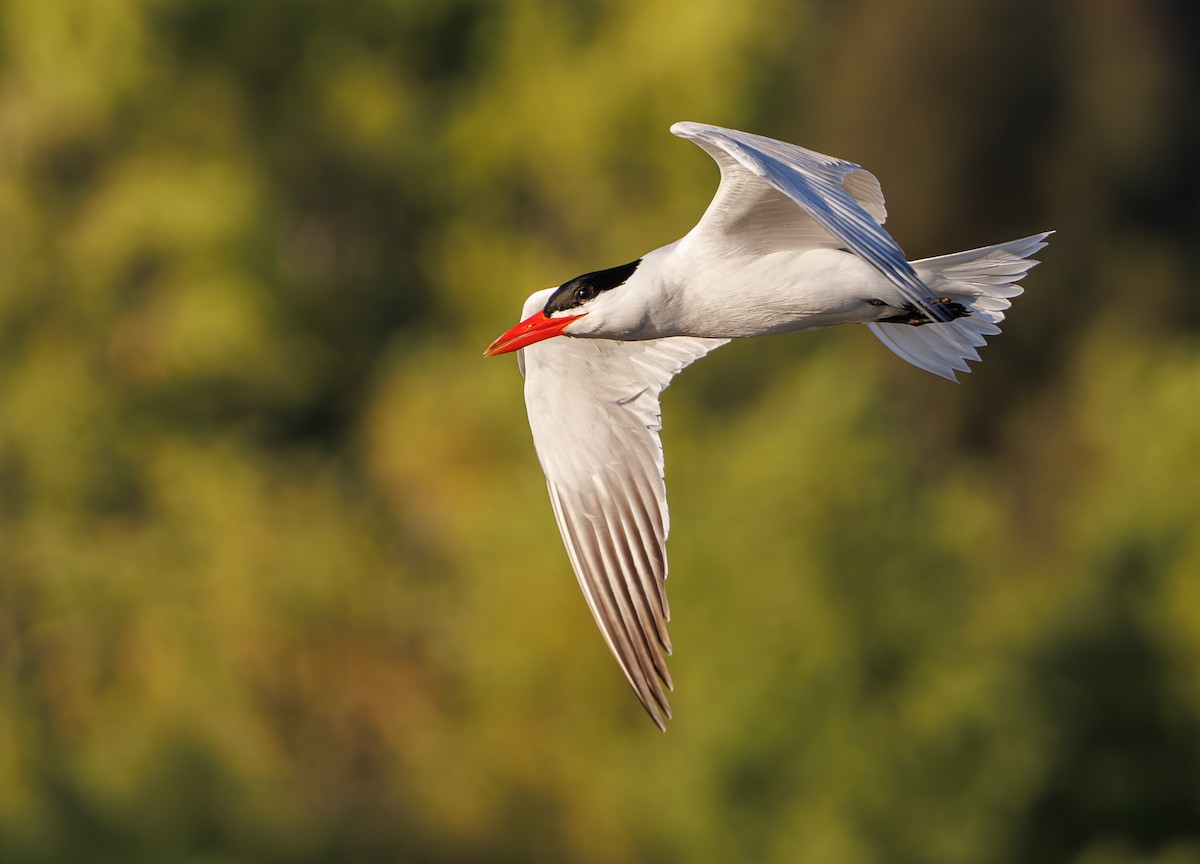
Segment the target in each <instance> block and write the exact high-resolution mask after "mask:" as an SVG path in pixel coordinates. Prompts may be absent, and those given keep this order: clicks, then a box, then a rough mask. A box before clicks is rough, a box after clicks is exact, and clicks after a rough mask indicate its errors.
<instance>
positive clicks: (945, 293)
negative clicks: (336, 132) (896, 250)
mask: <svg viewBox="0 0 1200 864" xmlns="http://www.w3.org/2000/svg"><path fill="white" fill-rule="evenodd" d="M1052 233H1053V232H1052V231H1046V232H1044V233H1042V234H1034V235H1033V236H1032V237H1024V238H1022V239H1020V240H1012V241H1010V242H1008V243H999V244H997V245H995V246H985V247H983V248H982V249H971V250H969V251H967V252H955V253H954V254H952V255H941V256H938V257H937V258H923V259H921V260H920V261H913V262H912V265H913V267H914V268H915V269H916V271H917V275H918V276H920V277H921V281H923V282H924V283H925V284H926V285H927V286H929V289H930V290H931V291H933V293H934V295H935V296H937V297H939V298H943V297H944V298H948V302H951V303H958V304H961V305H962V307H963V308H964V309H966V311H967V314H966V315H963V316H962V317H959V318H955V319H954V320H953V321H938V322H930V323H928V324H922V325H921V326H916V327H914V326H912V325H911V324H890V323H872V324H868V325H867V326H868V327H870V328H871V332H872V333H874V334H875V335H876V336H878V337H879V341H881V342H882V343H883V344H884V345H886V346H887V347H888V348H891V349H892V351H894V352H896V353H897V354H899V355H900V356H901V357H903V358H904V359H905V360H907V361H908V362H909V363H912V364H913V365H914V366H919V367H920V368H922V369H925V370H927V371H929V372H932V373H934V374H935V375H941V376H942V377H944V378H949V379H950V380H951V381H954V380H957V379H956V378H955V376H954V373H955V371H958V372H970V371H971V370H970V368H968V366H967V361H968V360H976V361H977V360H979V352H978V351H976V350H975V349H977V348H980V347H982V346H983V345H985V344H986V342H987V340H986V337H988V336H995V335H996V334H997V333H999V332H1000V322H1001V321H1003V320H1004V310H1005V309H1007V308H1008V307H1009V306H1011V305H1012V303H1011V299H1012V298H1013V297H1016V296H1017V295H1018V294H1020V293H1021V292H1022V291H1023V290H1024V289H1022V288H1021V286H1020V285H1018V284H1017V282H1019V281H1020V280H1021V279H1023V278H1024V277H1025V274H1026V273H1028V272H1029V271H1030V270H1031V269H1033V267H1034V266H1036V265H1037V263H1038V262H1037V261H1036V260H1035V259H1033V258H1030V257H1029V256H1030V255H1032V254H1034V253H1035V252H1037V251H1038V250H1039V249H1042V248H1044V247H1045V245H1046V238H1047V237H1049V236H1050V235H1051V234H1052Z"/></svg>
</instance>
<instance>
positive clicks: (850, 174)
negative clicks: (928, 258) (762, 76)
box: [671, 123, 949, 321]
mask: <svg viewBox="0 0 1200 864" xmlns="http://www.w3.org/2000/svg"><path fill="white" fill-rule="evenodd" d="M671 132H673V133H674V134H675V135H678V136H679V137H680V138H687V139H689V140H692V141H695V142H696V144H698V145H699V146H700V147H702V148H704V150H705V151H706V152H707V153H708V154H709V155H710V156H712V157H713V159H715V160H716V162H717V165H719V166H720V168H721V185H720V187H719V188H718V189H717V194H716V196H715V197H714V198H713V201H712V203H711V204H710V205H709V207H708V210H706V211H705V213H704V216H703V218H701V220H700V222H699V224H697V225H696V227H695V228H694V229H692V231H691V232H690V233H689V234H688V237H687V240H688V241H700V242H704V243H706V244H712V245H715V246H717V247H720V246H722V245H728V244H729V243H736V244H738V245H739V246H746V245H750V246H757V245H759V243H760V242H761V241H760V238H765V239H766V242H767V243H768V245H774V244H777V243H779V242H781V241H782V239H783V238H785V237H788V236H791V237H794V238H795V240H794V245H796V246H799V245H802V244H808V245H830V246H837V247H844V248H846V249H849V250H850V251H852V252H855V253H856V254H858V255H860V256H862V257H863V258H864V259H866V260H867V261H869V262H870V263H871V264H872V265H874V266H875V267H876V268H877V269H878V270H879V271H880V272H881V273H882V274H883V275H884V276H886V277H887V278H888V279H889V280H890V281H892V282H893V283H894V284H895V285H896V287H897V288H899V289H900V291H901V293H902V295H903V296H904V298H905V299H906V300H907V301H908V302H910V303H912V304H913V306H914V307H915V308H917V309H920V310H921V311H923V312H924V313H925V314H927V315H929V316H930V317H931V318H932V319H933V320H934V321H945V320H947V319H948V317H949V316H948V315H947V314H946V312H945V310H942V309H939V308H938V307H937V306H936V305H935V304H933V303H931V302H930V301H931V300H932V299H933V298H934V295H933V293H932V292H931V291H930V290H929V288H928V287H926V286H925V284H924V283H922V282H921V279H920V277H918V276H917V274H916V272H915V271H914V270H913V268H912V265H910V264H909V263H908V261H907V260H906V259H905V257H904V252H903V251H902V250H901V249H900V247H899V246H898V245H897V244H896V241H895V240H893V239H892V237H891V235H890V234H888V233H887V231H885V230H884V229H883V222H884V220H885V219H886V218H887V211H886V209H885V208H884V204H883V194H882V192H881V191H880V188H879V181H878V180H876V179H875V177H874V176H873V175H872V174H870V173H869V172H868V171H865V170H864V169H862V168H860V167H859V166H858V165H855V164H854V163H852V162H845V161H843V160H841V159H835V158H833V157H832V156H824V155H822V154H820V153H815V152H813V151H812V150H806V149H804V148H803V147H797V146H796V145H794V144H785V143H784V142H782V141H776V140H774V139H772V138H764V137H762V136H761V135H751V134H750V133H748V132H738V131H736V130H733V129H722V128H721V127H719V126H708V125H705V124H703V123H676V124H675V125H674V126H672V127H671ZM789 206H790V207H791V209H792V210H794V209H795V208H797V207H798V208H799V210H800V211H801V212H802V213H803V214H804V216H805V217H807V218H806V219H803V220H797V219H796V218H795V217H794V215H793V218H792V219H791V220H790V222H789V221H788V220H787V218H786V217H787V213H788V208H789Z"/></svg>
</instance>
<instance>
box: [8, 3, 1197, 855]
mask: <svg viewBox="0 0 1200 864" xmlns="http://www.w3.org/2000/svg"><path fill="white" fill-rule="evenodd" d="M1197 36H1200V26H1198V21H1197V17H1196V13H1195V12H1193V11H1192V9H1191V7H1190V6H1189V5H1187V4H1183V3H1173V2H1167V0H1160V2H1149V3H1131V2H1124V3H1122V2H1117V3H1102V4H1098V3H1083V2H1069V0H1060V2H1055V3H1050V4H1045V3H1034V2H1026V0H1019V2H1012V0H1008V2H1000V0H985V2H981V3H976V4H967V5H964V4H956V3H951V2H949V0H900V2H883V0H856V2H852V3H845V4H841V5H833V4H826V3H820V2H810V3H803V4H794V3H785V2H781V0H753V2H746V3H741V4H729V3H719V2H716V0H697V2H692V3H687V4H678V3H674V2H669V0H639V2H631V0H610V2H599V0H589V2H578V3H570V4H561V3H550V2H545V0H508V2H503V3H496V2H485V0H447V2H443V3H419V2H415V0H391V2H388V0H372V2H368V0H352V2H346V3H338V4H330V3H321V2H316V0H292V2H288V3H272V2H264V3H241V2H232V0H179V2H170V3H167V2H162V0H114V2H106V3H95V2H87V0H56V2H53V3H47V2H39V0H3V2H2V3H0V142H2V143H0V260H2V261H3V262H4V277H3V279H2V280H0V860H3V861H4V862H10V861H12V862H25V861H29V862H42V861H44V862H51V861H54V862H57V861H63V860H111V861H122V862H130V861H154V862H163V861H175V860H179V861H196V860H250V861H314V862H316V861H342V860H346V861H374V860H380V861H384V860H386V861H394V860H413V861H467V860H487V861H535V860H553V861H562V860H571V861H632V860H655V861H657V860H664V861H670V860H680V861H708V860H712V861H730V860H755V861H780V862H784V861H787V862H790V861H796V860H829V861H837V862H847V864H851V862H872V861H880V862H885V861H886V862H905V861H912V862H972V864H975V862H1003V861H1020V862H1023V864H1027V862H1034V864H1036V862H1059V861H1077V862H1088V864H1097V862H1100V864H1118V862H1120V864H1133V862H1157V864H1166V862H1170V864H1175V862H1185V861H1196V860H1200V793H1198V792H1197V790H1198V789H1200V749H1198V748H1200V745H1197V743H1196V742H1197V741H1200V736H1198V733H1200V723H1198V718H1200V685H1197V683H1196V682H1197V680H1198V679H1197V675H1196V668H1197V663H1198V661H1200V581H1198V580H1197V578H1196V574H1197V573H1200V533H1197V531H1196V530H1195V526H1196V525H1197V524H1200V455H1197V451H1196V448H1195V442H1196V441H1197V440H1200V411H1198V410H1197V407H1196V405H1197V397H1198V395H1200V343H1198V342H1197V336H1196V331H1197V328H1198V326H1200V305H1198V302H1197V300H1196V297H1197V293H1196V292H1195V291H1194V289H1193V287H1192V285H1191V279H1190V276H1191V272H1190V271H1191V267H1190V260H1191V256H1192V254H1193V252H1194V245H1195V244H1194V238H1195V237H1196V236H1197V233H1198V231H1200V205H1198V204H1197V201H1200V195H1197V194H1196V193H1197V189H1196V187H1197V185H1198V183H1200V169H1198V168H1197V161H1196V159H1195V155H1194V154H1195V153H1196V152H1197V151H1198V149H1200V148H1198V146H1197V145H1200V140H1198V139H1200V118H1198V117H1197V115H1196V112H1194V111H1191V110H1188V108H1189V106H1191V105H1194V104H1195V103H1196V101H1197V96H1198V95H1200V94H1198V89H1200V67H1198V65H1197V61H1196V56H1197V55H1196V53H1195V51H1194V43H1195V41H1196V38H1197ZM680 119H696V120H704V121H709V122H715V123H721V124H725V125H731V126H736V127H740V128H746V129H752V130H754V131H759V132H763V133H765V134H769V135H774V136H776V137H780V138H784V139H787V140H792V141H797V142H799V143H802V144H805V145H807V146H811V147H815V148H816V149H819V150H823V151H826V152H832V153H836V154H838V155H840V156H844V157H847V158H850V159H854V160H856V161H859V162H861V163H862V164H864V165H866V166H867V167H868V168H870V169H871V170H873V171H874V172H875V173H876V174H877V175H878V176H879V178H880V180H881V181H882V183H883V186H884V190H885V192H886V193H887V195H888V202H889V209H890V211H891V213H892V214H893V215H892V219H891V220H890V222H889V227H890V228H891V229H892V230H893V232H894V233H895V235H896V236H897V237H898V238H899V239H900V241H901V242H902V244H903V245H905V247H906V248H907V249H908V250H909V251H910V253H911V254H912V256H913V257H919V256H923V255H933V254H938V253H941V252H948V251H952V250H954V249H957V248H966V247H968V246H972V245H983V244H987V243H991V242H996V241H1000V240H1005V239H1009V238H1011V237H1015V236H1019V235H1021V234H1025V233H1032V232H1033V231H1037V230H1042V229H1045V228H1056V229H1058V231H1059V233H1058V234H1057V235H1056V236H1055V238H1054V240H1053V242H1052V244H1051V246H1050V248H1049V249H1047V250H1046V252H1045V253H1044V259H1045V261H1046V264H1045V266H1043V267H1042V268H1040V269H1038V270H1036V271H1034V273H1033V275H1032V276H1031V277H1030V278H1029V280H1028V286H1029V294H1028V296H1026V297H1023V298H1021V300H1020V301H1019V302H1018V303H1017V304H1016V306H1015V308H1014V310H1013V314H1012V316H1011V319H1010V321H1009V323H1008V325H1007V326H1006V332H1005V334H1004V335H1003V336H1002V337H1000V338H998V339H996V340H995V341H994V344H993V345H992V346H990V347H989V348H988V349H987V351H986V354H985V359H986V361H987V362H985V363H984V364H983V365H982V366H980V367H979V369H978V371H977V372H976V373H975V374H973V375H971V376H970V377H969V378H968V379H967V380H966V381H965V382H964V384H963V385H962V386H959V387H953V386H951V385H948V384H946V383H945V382H943V381H940V380H936V379H933V378H932V377H931V376H925V375H923V374H922V373H920V372H919V371H917V370H915V369H912V368H910V367H906V366H904V364H901V363H899V362H898V361H896V360H895V358H894V357H892V356H891V355H889V354H888V353H887V352H886V351H884V350H883V349H881V348H880V347H879V346H878V345H877V344H875V343H874V340H872V339H871V338H870V337H869V336H868V335H867V334H865V333H862V332H853V331H846V332H829V333H820V334H810V335H806V336H804V337H799V338H786V337H784V338H778V339H773V340H762V341H753V342H748V343H742V344H737V345H732V346H729V347H727V348H724V349H722V351H721V352H720V353H719V354H718V355H717V356H716V357H715V358H714V359H712V360H706V361H705V362H704V363H701V364H697V366H696V367H695V368H694V369H692V370H689V371H688V373H687V375H686V376H685V377H684V378H682V379H681V381H680V382H679V383H678V384H677V385H676V386H675V387H674V388H673V389H672V390H671V391H670V393H669V394H668V395H667V397H666V415H667V418H666V422H667V429H666V431H665V433H664V434H665V437H666V443H667V453H668V479H669V481H670V488H671V493H672V502H673V518H674V525H675V529H676V530H675V534H674V535H673V537H672V540H671V548H670V551H671V556H672V567H673V573H674V574H675V575H674V577H673V578H672V580H671V582H670V589H671V592H672V608H673V610H674V612H675V613H676V620H675V622H674V623H673V636H674V641H675V643H676V645H677V647H678V649H679V652H678V656H677V658H676V659H675V660H674V661H673V663H674V666H673V668H674V672H675V677H676V680H677V683H678V684H679V686H680V691H679V693H678V694H677V696H676V698H675V699H674V705H675V709H676V714H677V720H676V721H675V722H674V723H673V725H672V726H671V728H670V730H669V732H668V734H667V735H666V736H661V735H659V734H658V733H657V732H656V731H655V730H654V729H653V727H652V726H651V725H650V724H649V723H648V722H646V720H645V718H644V717H642V716H641V715H640V714H639V712H638V710H637V707H636V704H635V702H634V700H633V699H632V697H631V695H630V694H629V693H628V692H626V689H625V687H624V683H623V681H622V680H621V677H620V675H619V673H618V672H617V671H616V670H615V668H614V667H613V665H612V663H611V660H610V658H609V657H608V655H607V652H606V651H605V649H604V647H603V644H602V641H601V640H600V638H599V636H598V634H597V633H596V632H595V631H594V627H593V625H592V623H591V621H590V618H589V617H588V614H587V611H586V608H585V605H584V604H583V602H582V600H581V599H580V598H579V597H578V595H577V590H576V588H575V585H574V580H573V579H572V578H571V576H570V575H569V569H568V567H567V564H566V560H565V555H564V553H563V552H562V549H561V547H560V545H559V543H558V539H557V536H556V534H555V531H554V528H553V522H552V517H551V515H550V512H549V507H548V505H547V503H546V501H545V500H544V491H543V488H542V480H541V477H540V476H539V474H538V471H537V467H536V462H535V460H534V458H533V455H532V452H531V451H532V448H531V447H530V445H529V442H528V432H527V429H526V426H525V420H524V417H523V410H522V406H521V404H520V398H519V390H520V384H519V378H518V377H517V374H516V371H515V370H514V369H513V368H512V364H511V363H508V362H503V361H487V362H485V361H483V360H481V359H480V358H479V356H478V354H479V350H480V348H481V347H482V345H484V344H486V342H487V340H488V339H489V338H491V337H492V336H494V335H495V333H496V332H498V331H499V330H500V329H502V328H504V327H506V326H507V325H508V324H510V323H511V322H512V321H513V320H514V319H515V316H516V313H517V311H518V310H519V306H520V303H521V300H522V299H523V298H524V296H525V295H526V294H527V293H529V292H530V291H532V290H535V289H537V288H540V287H544V286H546V285H550V284H553V283H556V282H561V281H563V280H564V279H566V278H569V277H570V276H572V275H574V274H575V273H578V272H583V271H586V270H590V269H594V268H595V267H599V266H605V265H608V264H612V263H613V262H616V261H623V260H629V259H630V258H632V257H634V256H636V255H638V254H641V253H642V252H644V251H646V250H647V249H648V248H651V247H653V246H655V245H659V244H661V243H665V242H669V241H670V240H673V239H675V238H676V237H678V236H679V235H680V234H682V233H683V232H684V231H686V230H687V229H688V227H690V225H691V224H692V223H693V222H694V220H695V219H696V218H697V216H698V214H699V213H700V212H701V211H702V210H703V208H704V206H705V205H706V204H707V201H708V199H709V196H710V194H711V192H712V189H713V188H714V186H715V183H716V170H715V168H714V167H713V165H712V163H711V161H710V160H709V159H708V157H707V156H705V155H704V154H703V153H702V152H700V151H699V150H697V149H696V148H694V147H693V146H691V145H690V144H688V143H687V142H683V141H679V140H677V139H674V138H672V137H671V136H670V135H668V134H667V132H666V129H667V126H668V125H669V124H670V123H671V122H673V121H675V120H680Z"/></svg>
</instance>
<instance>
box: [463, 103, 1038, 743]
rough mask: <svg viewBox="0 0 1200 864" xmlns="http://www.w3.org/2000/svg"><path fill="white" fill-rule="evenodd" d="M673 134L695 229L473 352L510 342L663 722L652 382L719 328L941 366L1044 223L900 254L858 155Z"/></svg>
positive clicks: (944, 371) (962, 347)
mask: <svg viewBox="0 0 1200 864" xmlns="http://www.w3.org/2000/svg"><path fill="white" fill-rule="evenodd" d="M671 131H672V132H673V133H675V134H676V135H678V136H680V137H682V138H688V139H690V140H692V141H695V142H696V143H697V144H698V145H699V146H700V147H702V148H704V150H705V151H707V152H708V153H709V154H710V155H711V156H712V157H713V158H714V159H715V160H716V162H717V164H718V166H720V169H721V183H720V186H719V188H718V190H717V193H716V196H715V197H714V198H713V201H712V203H711V204H710V205H709V207H708V209H707V211H706V212H705V213H704V216H703V217H702V218H701V220H700V222H699V223H698V224H697V225H696V227H695V228H693V229H692V230H691V231H690V232H688V234H687V235H686V236H684V237H683V238H682V239H680V240H678V241H676V242H674V243H671V244H669V245H667V246H664V247H662V248H660V249H656V250H654V251H652V252H649V253H647V254H646V255H644V256H643V257H642V258H640V259H638V260H637V261H635V262H632V263H630V264H627V265H622V266H620V267H614V268H611V269H609V270H602V271H597V272H594V273H587V274H584V275H583V276H580V277H577V278H575V279H572V280H570V281H568V282H566V283H564V284H563V285H561V286H559V287H558V288H550V289H546V290H544V291H539V292H537V293H535V294H533V295H532V296H530V297H529V299H528V300H526V302H525V307H524V310H523V314H522V316H521V317H522V321H521V323H519V324H518V325H517V326H515V327H513V328H512V329H511V330H509V331H508V332H506V333H505V334H504V335H503V336H501V337H500V338H499V339H497V340H496V341H495V342H494V343H493V344H492V345H491V346H490V347H489V348H488V351H487V352H486V353H488V354H489V355H491V354H500V353H505V352H508V351H514V350H518V351H520V353H519V354H518V357H519V359H520V362H521V368H522V371H523V372H524V373H525V402H526V406H527V408H528V411H529V424H530V428H531V430H532V432H533V440H534V445H535V447H536V449H537V454H538V459H539V461H540V462H541V466H542V470H543V471H544V473H545V475H546V484H547V486H548V488H549V493H550V501H551V505H552V507H553V510H554V516H555V519H556V520H557V521H558V527H559V531H560V532H561V534H562V538H563V543H564V545H565V546H566V549H567V555H568V557H569V558H570V561H571V566H572V568H573V569H574V571H575V575H576V577H577V578H578V580H579V585H580V587H581V588H582V589H583V594H584V597H585V598H586V600H587V603H588V607H589V608H590V609H591V611H592V615H593V616H594V617H595V619H596V623H597V624H598V625H599V627H600V631H601V633H602V634H603V635H604V639H605V642H606V643H607V644H608V647H609V649H610V650H611V651H612V653H613V655H614V656H615V657H616V658H617V661H618V662H619V663H620V665H621V668H622V670H623V671H624V673H625V676H626V678H628V680H629V683H630V684H631V685H632V686H633V688H634V690H635V691H636V692H637V694H638V698H639V699H640V700H641V702H642V704H643V705H644V706H645V708H646V710H647V711H648V712H649V714H650V716H651V717H652V718H653V720H654V722H655V723H656V724H658V726H659V727H660V728H665V726H664V724H665V719H667V718H669V717H670V716H671V711H670V707H669V705H668V702H667V696H666V691H667V690H669V689H671V687H672V685H671V678H670V674H669V672H668V670H667V666H666V661H665V656H664V655H666V654H669V653H670V651H671V643H670V639H669V637H668V635H667V626H666V624H667V621H668V620H669V618H670V613H669V609H668V606H667V598H666V592H665V586H664V581H665V579H666V577H667V558H666V548H665V544H666V539H667V533H668V530H669V528H670V519H669V514H668V511H667V503H666V487H665V484H664V481H663V455H662V445H661V443H660V442H659V437H658V431H659V429H660V428H661V420H660V415H659V396H660V394H661V393H662V391H663V390H664V389H665V388H666V386H667V385H668V384H669V383H670V381H671V379H672V378H673V377H674V376H675V374H676V373H678V372H679V371H680V370H681V369H683V368H684V367H685V366H687V365H688V364H690V363H691V362H693V361H694V360H697V359H699V358H700V357H702V356H704V355H705V354H707V353H708V352H709V351H711V350H713V349H714V348H717V347H719V346H721V345H723V344H725V343H726V342H727V341H729V339H730V338H737V337H744V336H757V335H764V334H769V333H781V332H786V331H793V330H809V329H815V328H818V327H829V326H833V325H837V324H848V323H862V324H866V325H867V326H868V327H869V328H870V329H871V331H872V332H873V333H874V334H875V335H876V336H877V337H879V339H880V340H881V341H882V342H883V343H884V344H885V345H887V346H888V348H890V349H891V350H892V351H894V352H895V353H896V354H898V355H899V356H901V357H903V358H904V359H905V360H907V361H909V362H910V363H912V364H914V365H916V366H919V367H920V368H922V369H925V370H928V371H930V372H933V373H935V374H937V375H942V376H944V377H946V378H950V379H951V380H953V379H954V377H955V372H956V371H961V372H966V371H969V370H968V367H967V361H968V360H978V359H979V355H978V353H977V350H976V349H977V348H979V347H981V346H982V345H983V344H984V342H985V338H986V337H987V336H991V335H995V334H996V333H999V332H1000V328H999V326H998V325H999V324H1000V322H1001V321H1003V320H1004V310H1006V309H1007V308H1008V307H1009V305H1010V301H1011V298H1012V297H1015V296H1016V295H1018V294H1020V293H1021V288H1020V286H1019V285H1017V284H1016V283H1017V282H1018V281H1019V280H1020V279H1021V278H1022V277H1024V276H1025V274H1026V273H1027V272H1028V271H1029V269H1030V268H1031V267H1033V266H1034V265H1035V264H1036V263H1037V262H1036V261H1034V260H1032V259H1031V258H1030V257H1029V256H1030V255H1032V254H1034V253H1035V252H1037V250H1039V249H1041V248H1042V247H1044V246H1045V245H1046V244H1045V240H1046V238H1047V237H1048V236H1049V232H1047V233H1042V234H1037V235H1034V236H1031V237H1026V238H1024V239H1021V240H1015V241H1012V242H1010V243H1004V244H1000V245H997V246H989V247H986V248H982V249H975V250H971V251H969V252H958V253H955V254H952V255H944V256H941V257H937V258H926V259H923V260H920V261H913V262H909V261H907V260H906V259H905V257H904V253H903V252H902V251H901V249H900V248H899V246H897V245H896V242H895V241H894V240H893V239H892V238H891V236H890V235H889V234H888V233H887V232H886V231H885V230H884V229H883V222H884V219H885V218H886V216H887V211H886V209H885V207H884V202H883V194H882V192H881V191H880V188H879V182H878V181H877V180H876V179H875V177H874V176H872V175H871V174H870V173H868V172H867V171H865V170H863V169H862V168H860V167H859V166H857V165H854V164H853V163H850V162H844V161H842V160H840V159H834V158H832V157H829V156H823V155H821V154H819V153H814V152H813V151H811V150H806V149H804V148H802V147H797V146H795V145H792V144H785V143H783V142H781V141H775V140H773V139H770V138H764V137H762V136H758V135H751V134H749V133H745V132H737V131H734V130H731V129H722V128H719V127H716V126H706V125H703V124H699V123H676V124H675V125H674V126H672V127H671ZM555 336H566V337H573V338H551V337H555Z"/></svg>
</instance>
